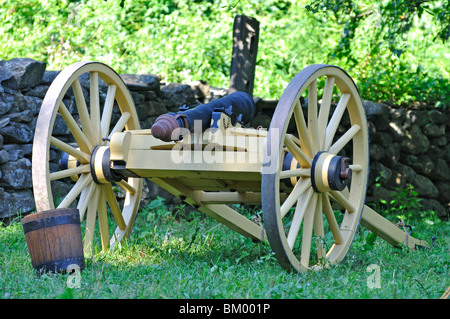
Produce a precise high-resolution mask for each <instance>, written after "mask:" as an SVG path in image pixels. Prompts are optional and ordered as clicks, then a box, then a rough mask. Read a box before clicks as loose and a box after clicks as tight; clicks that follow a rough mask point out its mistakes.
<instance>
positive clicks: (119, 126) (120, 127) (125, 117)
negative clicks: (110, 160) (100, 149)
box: [109, 112, 131, 138]
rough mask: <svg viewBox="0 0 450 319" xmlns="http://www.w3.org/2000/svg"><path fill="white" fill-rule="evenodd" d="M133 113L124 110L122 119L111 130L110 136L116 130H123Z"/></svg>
mask: <svg viewBox="0 0 450 319" xmlns="http://www.w3.org/2000/svg"><path fill="white" fill-rule="evenodd" d="M130 116H131V114H130V113H128V112H123V113H122V116H121V117H120V119H119V120H118V121H117V123H116V125H115V126H114V128H113V129H112V130H111V133H110V134H109V138H111V136H112V135H113V134H114V133H116V132H122V131H123V129H124V128H125V126H126V125H127V122H128V120H129V119H130Z"/></svg>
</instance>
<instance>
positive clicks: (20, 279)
mask: <svg viewBox="0 0 450 319" xmlns="http://www.w3.org/2000/svg"><path fill="white" fill-rule="evenodd" d="M156 212H157V210H155V209H150V208H149V207H145V208H143V209H141V211H140V213H139V215H138V218H137V221H136V225H135V228H134V230H133V233H132V236H131V238H130V239H129V240H128V241H127V242H124V243H123V244H122V245H119V247H117V249H116V250H114V251H113V252H109V253H105V254H97V255H95V256H94V257H92V258H86V269H84V270H83V271H82V272H81V278H79V279H80V281H79V285H80V287H79V288H69V286H70V283H74V282H75V281H73V279H74V275H68V274H56V275H55V274H44V275H42V276H41V277H38V276H37V275H36V273H35V271H34V270H33V268H32V266H31V260H30V258H29V255H28V252H27V246H26V242H25V237H24V235H23V230H22V226H21V224H20V221H16V222H13V223H12V224H10V225H9V226H6V227H0V254H1V255H2V258H1V259H0V299H2V298H5V299H16V298H27V299H38V298H45V299H59V298H80V299H93V298H95V299H97V298H107V299H113V298H130V299H140V298H146V299H147V298H156V299H161V298H189V299H191V298H192V299H194V298H206V299H210V298H239V299H240V298H270V299H278V298H314V299H319V298H333V299H342V298H344V299H353V298H355V299H371V298H399V299H413V298H414V299H416V298H423V299H436V298H439V297H440V296H441V295H442V294H443V293H444V291H445V289H446V288H447V287H448V286H449V285H450V280H449V276H448V256H449V254H448V252H449V246H450V243H449V238H450V227H449V224H448V222H436V223H434V224H433V225H430V223H425V222H421V223H418V224H413V226H414V234H415V235H416V236H417V237H420V238H423V239H427V240H429V241H430V242H431V237H432V236H435V237H436V247H433V248H432V249H426V250H416V251H410V250H408V249H406V248H393V247H391V246H390V245H389V244H387V243H386V242H384V241H383V240H381V239H380V238H377V239H376V240H375V241H374V242H373V243H370V242H369V240H367V241H366V239H369V238H370V234H369V232H368V231H367V230H365V229H364V228H360V229H359V231H358V234H357V235H356V238H355V241H354V243H353V245H352V246H351V248H350V250H349V252H348V254H347V256H346V257H345V259H344V260H343V261H342V263H341V264H339V265H338V266H333V267H331V268H330V269H325V270H322V271H316V272H313V271H309V272H307V273H303V274H301V273H292V272H291V273H289V272H286V271H285V270H283V269H282V268H281V267H280V266H279V265H278V262H277V261H276V259H275V258H274V256H273V253H272V251H271V249H270V247H269V245H268V244H267V243H259V244H255V243H253V242H251V241H250V240H249V239H246V238H244V237H242V236H241V235H239V234H237V233H235V232H233V231H231V230H229V229H228V228H226V227H225V226H223V225H221V224H219V223H217V222H215V221H214V220H211V219H210V218H209V217H207V216H204V215H200V213H191V214H189V215H187V216H185V215H182V214H178V215H177V214H172V213H161V211H160V212H159V213H158V214H156ZM373 264H376V265H378V267H379V268H378V269H379V270H380V277H379V278H380V281H379V283H380V288H373V289H371V288H370V287H369V283H370V282H373V280H372V278H373V276H374V274H375V273H374V272H373V271H368V267H369V266H370V265H373ZM68 283H69V286H68Z"/></svg>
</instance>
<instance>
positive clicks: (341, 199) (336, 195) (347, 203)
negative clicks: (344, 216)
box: [330, 191, 355, 213]
mask: <svg viewBox="0 0 450 319" xmlns="http://www.w3.org/2000/svg"><path fill="white" fill-rule="evenodd" d="M330 195H331V196H332V197H333V198H334V199H335V200H336V201H337V202H338V203H339V204H341V205H342V206H343V207H344V208H345V209H346V210H347V211H348V212H349V213H353V212H354V211H355V207H354V206H353V205H352V203H350V201H349V200H348V199H347V198H346V197H345V196H344V194H342V192H338V191H331V192H330Z"/></svg>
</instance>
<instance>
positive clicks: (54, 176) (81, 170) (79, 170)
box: [50, 164, 91, 181]
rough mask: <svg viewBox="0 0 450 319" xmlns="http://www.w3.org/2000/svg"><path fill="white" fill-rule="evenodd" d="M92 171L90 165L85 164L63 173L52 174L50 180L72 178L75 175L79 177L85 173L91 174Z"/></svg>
mask: <svg viewBox="0 0 450 319" xmlns="http://www.w3.org/2000/svg"><path fill="white" fill-rule="evenodd" d="M90 171H91V168H90V166H89V165H88V164H83V165H80V166H77V167H73V168H68V169H65V170H62V171H58V172H54V173H50V180H51V181H54V180H58V179H62V178H66V177H70V176H73V175H79V174H83V173H89V172H90Z"/></svg>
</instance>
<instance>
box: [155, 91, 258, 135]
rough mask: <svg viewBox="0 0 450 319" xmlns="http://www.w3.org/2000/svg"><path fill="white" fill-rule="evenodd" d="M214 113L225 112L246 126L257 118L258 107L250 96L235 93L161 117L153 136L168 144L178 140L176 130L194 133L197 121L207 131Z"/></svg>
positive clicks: (157, 120)
mask: <svg viewBox="0 0 450 319" xmlns="http://www.w3.org/2000/svg"><path fill="white" fill-rule="evenodd" d="M214 111H223V112H225V113H227V114H228V115H230V116H233V117H236V120H239V121H240V122H241V123H242V124H243V125H245V124H247V123H250V121H251V120H252V119H253V117H254V116H255V112H256V107H255V103H254V102H253V99H252V97H251V96H250V95H249V94H247V93H245V92H234V93H231V94H230V95H228V96H226V97H224V98H221V99H218V100H213V101H211V102H209V103H207V104H201V105H199V106H197V107H195V108H192V109H188V110H186V111H179V112H177V113H166V114H163V115H160V116H159V117H158V118H157V119H156V121H155V123H154V124H153V126H152V128H151V129H152V135H153V136H154V137H156V138H159V139H161V140H163V141H166V142H169V141H174V140H178V139H179V136H178V135H176V134H174V135H175V136H172V135H173V134H172V133H173V132H174V130H176V129H180V128H185V129H188V130H189V131H190V132H193V130H194V122H195V121H201V128H202V131H205V130H206V129H208V128H209V127H210V125H211V118H212V114H213V112H214ZM197 125H198V124H197Z"/></svg>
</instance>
